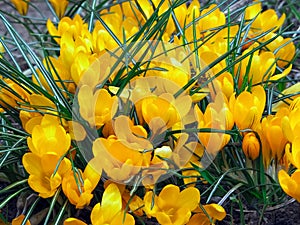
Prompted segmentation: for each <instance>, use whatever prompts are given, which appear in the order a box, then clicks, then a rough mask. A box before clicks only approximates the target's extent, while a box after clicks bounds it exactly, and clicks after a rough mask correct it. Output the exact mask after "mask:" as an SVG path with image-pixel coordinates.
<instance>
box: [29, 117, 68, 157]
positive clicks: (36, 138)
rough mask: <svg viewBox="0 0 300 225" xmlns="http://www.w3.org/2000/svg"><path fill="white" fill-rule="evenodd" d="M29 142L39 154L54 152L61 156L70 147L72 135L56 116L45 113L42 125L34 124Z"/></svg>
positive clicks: (30, 147) (32, 148)
mask: <svg viewBox="0 0 300 225" xmlns="http://www.w3.org/2000/svg"><path fill="white" fill-rule="evenodd" d="M27 144H28V147H29V149H30V151H31V152H33V153H34V154H36V155H38V156H42V155H44V154H47V153H54V154H56V155H58V156H59V157H60V156H62V155H64V154H65V153H66V152H67V151H68V150H69V148H70V145H71V137H70V135H69V134H68V133H66V130H65V129H64V127H63V126H61V125H60V124H59V121H58V120H57V118H56V117H54V116H51V115H45V116H44V117H43V119H42V120H41V124H40V125H36V126H34V128H33V129H32V135H31V137H28V139H27Z"/></svg>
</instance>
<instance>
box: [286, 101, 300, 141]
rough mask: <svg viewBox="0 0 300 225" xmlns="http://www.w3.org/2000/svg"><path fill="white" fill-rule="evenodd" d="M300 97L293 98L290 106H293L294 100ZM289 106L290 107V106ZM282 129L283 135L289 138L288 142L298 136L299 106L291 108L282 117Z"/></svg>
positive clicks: (299, 127)
mask: <svg viewBox="0 0 300 225" xmlns="http://www.w3.org/2000/svg"><path fill="white" fill-rule="evenodd" d="M298 100H300V98H297V99H295V100H294V101H293V102H292V104H291V106H293V103H294V102H297V101H298ZM290 108H291V107H290ZM281 122H282V130H283V133H284V136H285V137H286V138H287V139H288V140H289V142H291V143H292V142H293V141H294V139H295V138H296V137H297V136H299V129H300V107H299V106H298V107H295V108H293V109H292V110H291V111H290V112H289V113H288V115H286V116H284V117H283V118H282V121H281Z"/></svg>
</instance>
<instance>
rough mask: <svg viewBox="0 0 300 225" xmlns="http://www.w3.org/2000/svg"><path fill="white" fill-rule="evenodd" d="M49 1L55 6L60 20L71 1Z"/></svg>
mask: <svg viewBox="0 0 300 225" xmlns="http://www.w3.org/2000/svg"><path fill="white" fill-rule="evenodd" d="M49 1H50V3H51V5H52V6H53V8H54V10H55V13H56V15H57V16H58V18H59V19H61V18H62V17H63V15H64V14H65V11H66V9H67V6H68V4H69V1H66V0H49Z"/></svg>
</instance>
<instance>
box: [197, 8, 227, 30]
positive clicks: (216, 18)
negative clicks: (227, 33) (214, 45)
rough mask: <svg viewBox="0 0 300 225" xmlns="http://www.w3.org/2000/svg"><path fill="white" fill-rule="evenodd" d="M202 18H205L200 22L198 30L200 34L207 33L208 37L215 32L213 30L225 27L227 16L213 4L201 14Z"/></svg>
mask: <svg viewBox="0 0 300 225" xmlns="http://www.w3.org/2000/svg"><path fill="white" fill-rule="evenodd" d="M201 16H204V17H203V18H201V19H200V20H199V25H197V28H198V29H199V31H200V33H203V32H205V33H206V35H207V34H209V33H210V32H211V31H210V30H213V28H216V27H220V26H223V25H225V22H226V18H225V14H224V13H223V12H222V11H221V10H220V9H219V8H218V7H217V5H215V4H211V5H210V6H209V7H208V8H207V9H204V10H203V11H202V12H201Z"/></svg>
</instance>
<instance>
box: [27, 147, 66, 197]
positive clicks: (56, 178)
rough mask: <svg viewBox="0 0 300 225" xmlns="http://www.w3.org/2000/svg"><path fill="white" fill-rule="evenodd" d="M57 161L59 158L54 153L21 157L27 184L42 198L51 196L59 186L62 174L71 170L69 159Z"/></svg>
mask: <svg viewBox="0 0 300 225" xmlns="http://www.w3.org/2000/svg"><path fill="white" fill-rule="evenodd" d="M59 160H60V157H59V156H58V155H56V154H54V153H47V154H43V155H41V156H39V155H36V154H34V153H26V154H25V155H24V156H23V159H22V162H23V165H24V168H25V170H26V171H27V172H28V173H29V178H28V184H29V186H30V187H31V188H32V189H33V190H34V191H36V192H38V193H39V196H41V197H42V198H49V197H51V196H53V195H54V194H55V192H56V190H57V188H58V187H59V186H60V184H61V182H62V178H63V176H64V174H65V173H66V172H67V171H69V170H70V169H71V162H70V160H69V159H67V158H63V159H62V160H61V161H60V162H59ZM58 165H59V166H58ZM57 166H58V168H57ZM56 168H57V169H56Z"/></svg>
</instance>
